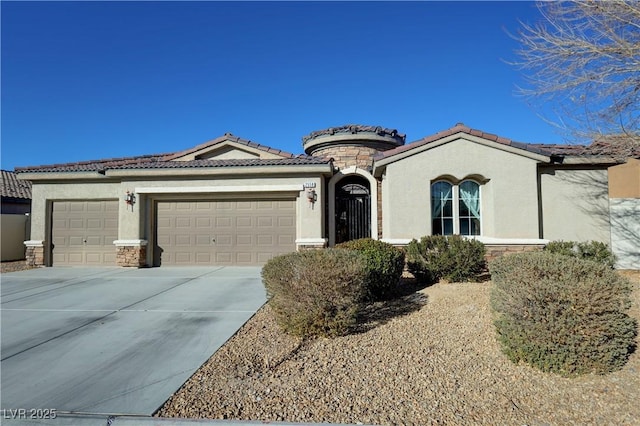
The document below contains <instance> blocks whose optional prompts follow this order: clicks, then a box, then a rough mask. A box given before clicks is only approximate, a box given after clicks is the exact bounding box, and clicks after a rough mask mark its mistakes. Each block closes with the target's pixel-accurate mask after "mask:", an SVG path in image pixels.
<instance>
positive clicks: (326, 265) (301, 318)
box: [262, 249, 367, 337]
mask: <svg viewBox="0 0 640 426" xmlns="http://www.w3.org/2000/svg"><path fill="white" fill-rule="evenodd" d="M366 274H367V269H366V259H365V258H364V256H362V255H361V254H360V253H357V252H354V251H350V250H340V249H326V250H310V251H304V252H296V253H290V254H285V255H282V256H277V257H274V258H272V259H271V260H269V261H268V262H267V264H266V265H265V266H264V267H263V268H262V280H263V283H264V285H265V288H266V290H267V298H268V299H269V305H270V306H271V308H272V309H273V312H274V313H275V317H276V321H277V322H278V324H279V325H280V326H281V327H282V328H283V329H284V331H285V332H287V333H289V334H293V335H296V336H301V337H311V336H326V337H333V336H340V335H343V334H346V333H347V332H348V331H349V330H350V329H351V327H352V326H354V325H355V323H356V317H357V314H358V312H359V310H360V306H361V303H362V300H363V298H364V297H365V295H366V291H365V279H366Z"/></svg>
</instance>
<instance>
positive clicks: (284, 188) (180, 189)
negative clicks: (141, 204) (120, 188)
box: [134, 184, 303, 194]
mask: <svg viewBox="0 0 640 426" xmlns="http://www.w3.org/2000/svg"><path fill="white" fill-rule="evenodd" d="M302 190H303V188H302V184H299V185H238V186H191V187H189V186H158V187H144V186H143V187H139V188H135V189H134V192H137V193H138V194H165V193H189V194H194V193H198V194H207V193H208V194H210V193H228V192H300V191H302Z"/></svg>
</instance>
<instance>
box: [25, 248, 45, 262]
mask: <svg viewBox="0 0 640 426" xmlns="http://www.w3.org/2000/svg"><path fill="white" fill-rule="evenodd" d="M25 257H26V263H27V265H28V266H44V244H42V245H29V244H27V247H26V251H25Z"/></svg>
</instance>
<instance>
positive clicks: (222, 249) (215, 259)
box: [156, 200, 296, 265]
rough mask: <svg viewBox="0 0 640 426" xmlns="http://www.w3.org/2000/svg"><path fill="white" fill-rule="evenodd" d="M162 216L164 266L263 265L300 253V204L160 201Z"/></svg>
mask: <svg viewBox="0 0 640 426" xmlns="http://www.w3.org/2000/svg"><path fill="white" fill-rule="evenodd" d="M156 211H157V216H158V217H157V238H156V241H157V242H158V243H157V245H158V248H157V250H159V252H160V253H161V256H160V264H161V265H171V264H189V262H191V263H190V264H203V263H207V264H218V265H260V264H264V263H265V262H266V261H267V260H269V259H270V258H271V257H273V256H274V255H277V254H281V253H287V252H291V251H295V225H296V220H295V214H296V213H295V211H296V203H295V201H294V200H237V201H232V200H221V201H209V200H207V201H196V202H184V201H159V202H158V203H157V209H156ZM178 222H181V223H182V224H184V225H186V223H189V226H182V227H179V226H177V225H176V224H177V223H178ZM188 237H192V239H191V242H190V247H189V248H188V249H187V247H185V246H183V245H182V244H180V243H181V242H182V243H186V241H187V240H188ZM178 250H179V251H182V252H184V251H186V250H189V251H190V253H191V256H190V259H189V258H187V256H186V255H185V256H182V255H180V256H178V255H177V252H178ZM183 254H184V253H183Z"/></svg>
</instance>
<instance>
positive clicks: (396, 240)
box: [380, 238, 412, 246]
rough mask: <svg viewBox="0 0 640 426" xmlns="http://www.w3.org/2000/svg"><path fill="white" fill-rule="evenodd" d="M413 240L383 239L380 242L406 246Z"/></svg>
mask: <svg viewBox="0 0 640 426" xmlns="http://www.w3.org/2000/svg"><path fill="white" fill-rule="evenodd" d="M411 240H412V239H411V238H383V239H381V240H380V241H382V242H383V243H387V244H391V245H394V246H406V245H407V244H409V243H410V242H411Z"/></svg>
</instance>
